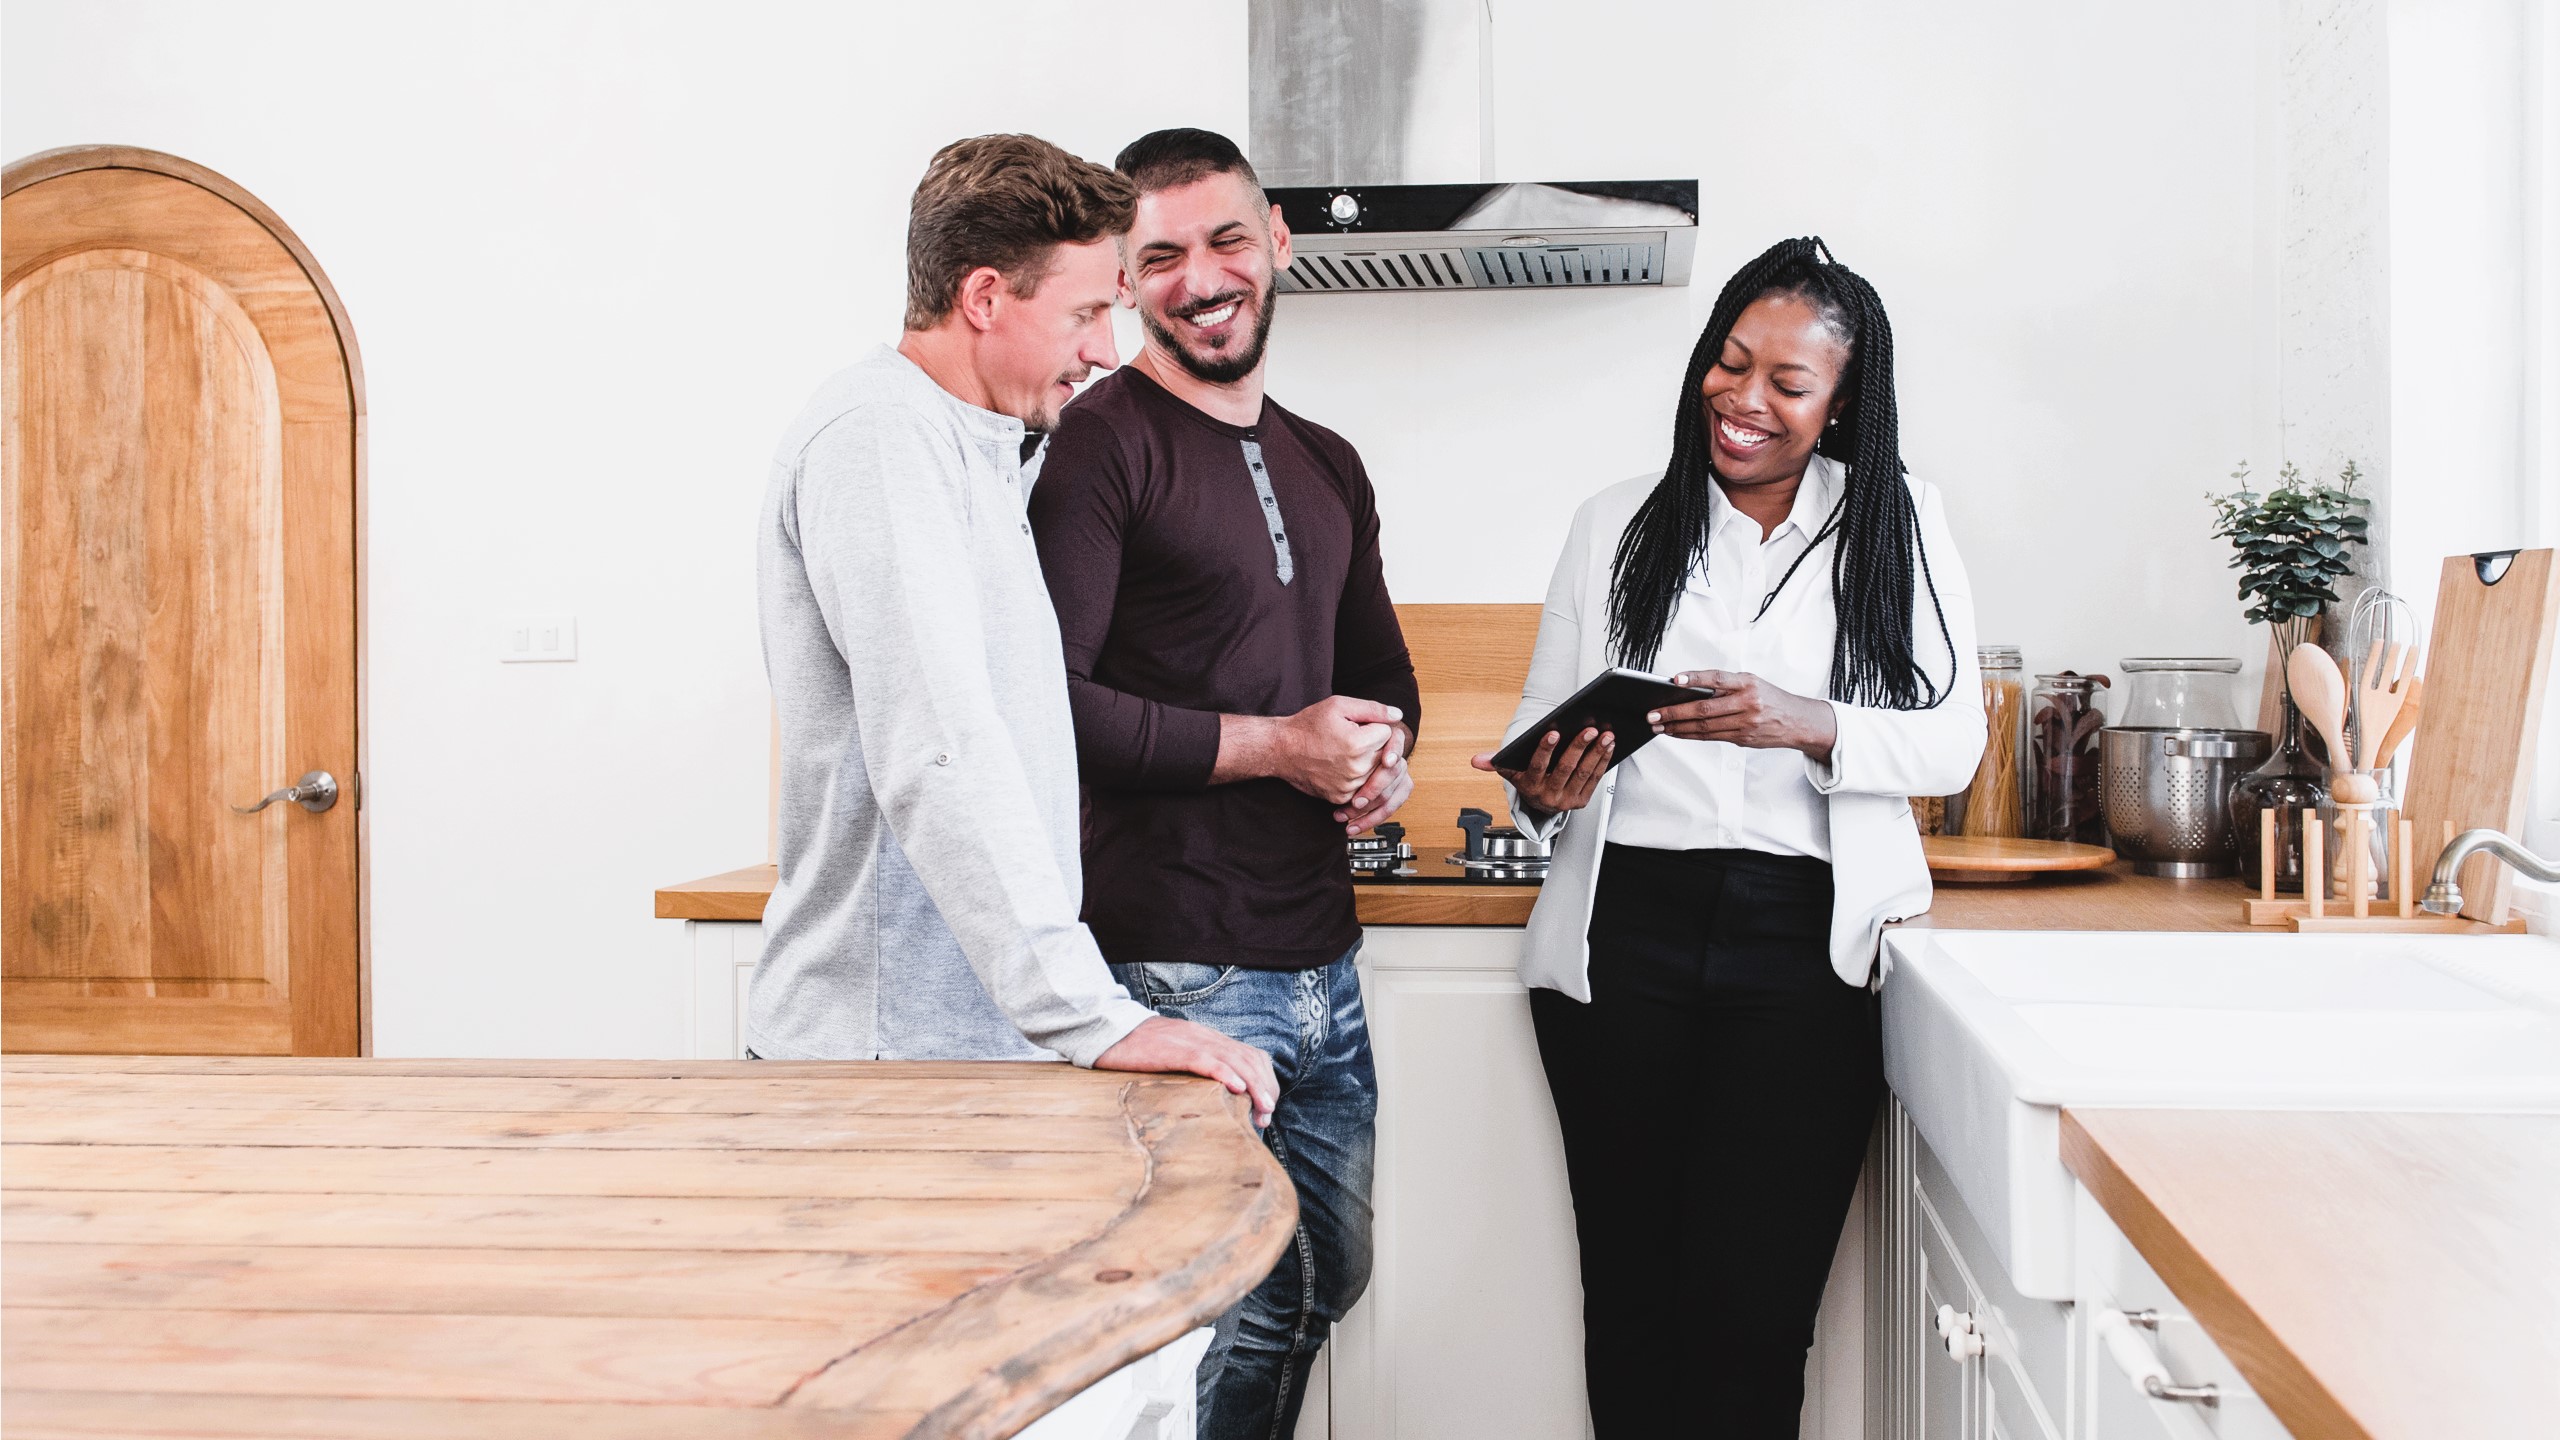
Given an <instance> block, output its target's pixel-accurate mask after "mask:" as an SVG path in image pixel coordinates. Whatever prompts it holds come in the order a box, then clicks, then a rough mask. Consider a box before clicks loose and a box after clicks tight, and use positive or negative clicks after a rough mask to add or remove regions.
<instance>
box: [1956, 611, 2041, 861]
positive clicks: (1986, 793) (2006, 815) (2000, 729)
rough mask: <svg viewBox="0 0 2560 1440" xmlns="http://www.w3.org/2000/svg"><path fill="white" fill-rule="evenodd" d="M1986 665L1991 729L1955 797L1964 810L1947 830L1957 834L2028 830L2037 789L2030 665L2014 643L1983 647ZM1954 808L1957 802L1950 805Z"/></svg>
mask: <svg viewBox="0 0 2560 1440" xmlns="http://www.w3.org/2000/svg"><path fill="white" fill-rule="evenodd" d="M1977 654H1978V655H1979V656H1980V658H1981V663H1982V712H1983V718H1984V720H1985V721H1987V722H1988V724H1989V726H1990V733H1989V735H1988V736H1987V737H1985V739H1984V742H1983V746H1982V763H1981V764H1980V765H1977V766H1976V767H1974V772H1973V783H1972V784H1970V785H1968V786H1966V787H1965V791H1964V794H1963V795H1961V796H1959V797H1957V798H1958V799H1959V800H1960V801H1961V802H1962V814H1961V816H1960V817H1959V818H1957V819H1956V821H1955V823H1954V824H1953V825H1951V826H1950V827H1949V828H1951V829H1953V830H1954V831H1955V833H1957V834H1959V835H2008V836H2021V835H2024V834H2026V833H2027V818H2028V817H2027V804H2028V797H2029V796H2030V795H2031V794H2032V793H2033V785H2034V780H2033V775H2032V771H2031V769H2030V767H2031V765H2032V764H2033V763H2034V762H2033V757H2032V756H2031V755H2029V753H2028V737H2027V726H2028V715H2027V684H2026V680H2027V677H2026V665H2025V662H2024V660H2023V659H2021V658H2020V656H2019V654H2018V647H2017V646H2015V645H1985V646H1983V647H1982V648H1981V649H1980V650H1979V651H1978V652H1977ZM1948 808H1949V809H1950V810H1953V809H1956V808H1957V807H1956V806H1953V805H1950V806H1949V807H1948Z"/></svg>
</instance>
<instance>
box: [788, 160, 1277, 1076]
mask: <svg viewBox="0 0 2560 1440" xmlns="http://www.w3.org/2000/svg"><path fill="white" fill-rule="evenodd" d="M1134 204H1135V195H1134V193H1133V192H1132V191H1131V190H1130V188H1129V185H1128V182H1127V181H1125V180H1124V179H1122V178H1121V177H1119V176H1118V175H1115V174H1113V173H1112V172H1111V171H1108V170H1105V169H1103V168H1101V167H1100V166H1096V165H1092V164H1088V163H1087V162H1085V161H1082V160H1079V159H1077V158H1075V157H1074V156H1072V155H1069V154H1067V153H1066V152H1065V151H1062V150H1060V149H1058V148H1057V147H1056V146H1054V145H1051V144H1049V143H1048V142H1046V141H1043V140H1038V139H1034V138H1032V137H1030V136H1027V135H989V136H981V137H979V138H977V139H973V140H963V141H960V142H958V143H956V144H953V145H950V146H947V147H945V148H944V149H943V150H942V151H941V153H939V154H937V155H935V156H934V158H933V163H932V164H931V166H930V167H928V169H927V170H926V173H925V177H924V180H923V183H922V184H920V185H918V186H917V188H916V194H915V199H914V202H913V206H912V208H911V211H910V214H909V220H908V230H907V317H906V333H905V334H904V335H903V336H902V337H901V338H900V340H899V342H898V344H897V345H896V346H895V347H894V348H887V347H884V348H883V349H881V350H880V351H879V352H877V353H876V354H874V355H872V356H871V357H869V358H868V359H865V360H863V361H862V362H861V363H859V364H856V365H855V366H853V367H852V368H850V369H848V370H845V371H844V372H842V373H840V374H838V375H836V376H835V377H834V378H833V379H830V380H829V381H828V382H827V383H826V384H825V385H824V386H822V387H820V389H819V391H818V393H817V395H816V396H815V397H814V398H813V399H812V400H811V401H810V403H809V405H808V407H807V408H806V409H805V410H803V411H802V412H801V415H800V418H799V419H798V420H796V421H794V422H793V424H792V426H791V428H790V430H789V431H788V432H787V433H786V434H785V436H784V438H783V442H782V446H781V449H780V450H779V452H778V453H777V454H776V456H775V458H774V467H773V478H772V482H771V485H770V488H769V489H768V491H767V493H766V499H765V506H764V515H763V520H762V524H761V532H760V537H759V541H758V553H757V566H756V570H757V588H758V594H759V608H760V611H761V614H762V620H763V629H764V652H765V671H766V675H767V677H768V678H769V679H770V680H771V682H772V685H773V692H774V696H775V700H776V704H777V706H778V708H779V710H780V712H781V721H782V805H781V816H780V820H781V835H780V861H781V876H780V879H779V881H778V882H777V883H776V885H775V887H774V892H773V899H772V902H771V904H770V905H769V906H768V907H767V909H766V913H765V937H766V938H765V952H764V957H763V959H762V960H761V961H760V962H758V964H757V966H756V973H755V979H754V982H753V985H752V987H751V988H750V990H749V994H748V1004H747V1035H748V1048H749V1050H750V1051H751V1052H752V1053H754V1054H756V1055H758V1056H763V1057H769V1058H786V1059H862V1060H868V1059H1026V1060H1029V1059H1052V1058H1060V1057H1063V1058H1065V1059H1067V1060H1070V1061H1072V1062H1074V1063H1075V1064H1078V1065H1086V1066H1095V1067H1099V1068H1103V1069H1113V1070H1152V1071H1188V1072H1190V1073H1193V1074H1198V1075H1205V1076H1208V1077H1209V1078H1211V1079H1214V1080H1217V1081H1219V1082H1220V1083H1222V1084H1224V1085H1225V1086H1226V1087H1227V1088H1228V1089H1229V1090H1231V1091H1234V1092H1236V1093H1237V1094H1241V1095H1246V1096H1249V1097H1250V1098H1251V1101H1252V1105H1253V1109H1254V1115H1255V1119H1256V1121H1257V1122H1264V1121H1267V1120H1268V1119H1269V1117H1270V1113H1271V1107H1272V1105H1273V1103H1274V1101H1275V1100H1276V1099H1277V1085H1276V1082H1275V1081H1274V1080H1273V1078H1272V1069H1271V1062H1270V1058H1269V1057H1268V1056H1267V1055H1265V1054H1264V1053H1263V1052H1262V1051H1260V1050H1258V1049H1255V1048H1253V1047H1252V1046H1250V1045H1246V1044H1243V1043H1241V1042H1238V1041H1235V1040H1232V1039H1229V1038H1228V1037H1227V1036H1225V1035H1222V1034H1219V1033H1218V1032H1217V1031H1215V1030H1212V1029H1209V1028H1207V1027H1205V1026H1201V1025H1197V1024H1193V1023H1191V1022H1189V1021H1184V1020H1174V1019H1170V1018H1167V1017H1163V1016H1158V1015H1156V1014H1155V1013H1154V1012H1152V1011H1151V1010H1149V1009H1148V1008H1147V1007H1146V1006H1144V1005H1141V1004H1139V1003H1138V1002H1137V1001H1135V1000H1133V999H1131V998H1130V997H1129V994H1128V992H1127V991H1125V990H1123V989H1122V988H1121V987H1120V986H1119V984H1117V983H1116V982H1115V981H1113V979H1112V978H1111V973H1110V971H1109V969H1108V968H1107V967H1106V966H1105V965H1104V964H1103V960H1102V955H1101V952H1100V951H1099V950H1098V949H1096V948H1095V945H1094V941H1093V936H1092V935H1091V934H1090V933H1089V932H1088V931H1087V930H1086V929H1085V927H1084V925H1083V923H1082V922H1081V921H1080V920H1079V919H1078V918H1077V914H1078V909H1079V904H1080V896H1081V889H1082V874H1081V871H1080V868H1079V863H1078V859H1077V801H1076V768H1075V736H1074V730H1073V725H1072V721H1071V720H1070V719H1069V716H1068V711H1067V690H1066V672H1065V668H1064V662H1063V660H1062V658H1061V654H1060V649H1059V641H1058V624H1057V618H1056V616H1055V614H1054V613H1053V612H1052V611H1051V609H1050V606H1049V594H1048V590H1047V589H1046V587H1045V586H1044V585H1043V584H1042V582H1041V576H1040V562H1039V556H1038V554H1037V552H1036V551H1035V550H1034V548H1033V546H1032V540H1031V532H1030V526H1029V525H1028V524H1027V523H1026V522H1025V520H1024V517H1023V502H1024V498H1025V496H1026V495H1027V493H1028V492H1029V489H1030V486H1031V484H1032V482H1033V480H1034V479H1035V478H1036V475H1037V468H1038V462H1037V459H1036V457H1028V451H1029V449H1030V445H1029V444H1028V443H1027V442H1029V441H1032V440H1035V439H1036V438H1037V436H1038V435H1039V434H1042V433H1045V432H1046V431H1047V430H1048V429H1049V428H1050V426H1051V425H1052V424H1053V423H1054V422H1055V421H1056V419H1057V414H1058V407H1059V406H1061V405H1063V404H1064V403H1065V402H1066V400H1067V399H1068V397H1069V396H1071V395H1072V394H1074V390H1075V386H1076V384H1077V383H1078V382H1080V381H1082V380H1083V379H1084V378H1085V377H1086V376H1087V375H1089V374H1090V373H1091V372H1092V371H1094V370H1095V369H1108V368H1111V367H1113V366H1115V365H1117V364H1118V363H1119V357H1118V355H1117V353H1116V352H1115V351H1114V349H1113V345H1112V337H1111V313H1110V312H1111V307H1112V303H1113V300H1114V298H1115V296H1116V294H1117V290H1118V276H1119V258H1118V254H1117V251H1116V250H1115V249H1114V245H1113V242H1114V240H1115V238H1116V237H1117V236H1118V235H1119V234H1120V233H1121V232H1123V231H1125V230H1126V229H1127V228H1128V224H1129V218H1130V213H1131V210H1132V208H1133V206H1134Z"/></svg>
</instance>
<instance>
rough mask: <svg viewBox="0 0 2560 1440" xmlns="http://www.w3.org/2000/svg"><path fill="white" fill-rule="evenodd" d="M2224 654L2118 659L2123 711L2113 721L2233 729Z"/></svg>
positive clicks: (2235, 720)
mask: <svg viewBox="0 0 2560 1440" xmlns="http://www.w3.org/2000/svg"><path fill="white" fill-rule="evenodd" d="M2239 673H2240V662H2239V661H2237V660H2234V659H2232V658H2230V657H2229V656H2222V655H2214V656H2198V655H2132V656H2127V657H2126V658H2125V660H2124V675H2125V680H2124V688H2125V695H2124V713H2123V714H2122V715H2120V716H2118V717H2117V718H2116V721H2115V723H2116V724H2118V725H2122V726H2125V727H2127V728H2131V729H2144V730H2237V729H2239V728H2240V714H2239V712H2238V711H2237V710H2235V709H2234V708H2233V707H2232V702H2231V687H2232V684H2233V681H2232V678H2231V677H2233V676H2235V675H2237V674H2239Z"/></svg>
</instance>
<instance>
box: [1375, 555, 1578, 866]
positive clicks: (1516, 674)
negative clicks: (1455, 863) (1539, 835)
mask: <svg viewBox="0 0 2560 1440" xmlns="http://www.w3.org/2000/svg"><path fill="white" fill-rule="evenodd" d="M1541 608H1542V607H1540V606H1537V605H1399V606H1397V607H1396V619H1397V620H1398V621H1399V622H1400V623H1401V624H1402V625H1403V626H1404V643H1405V648H1406V649H1408V650H1410V651H1411V652H1412V653H1413V671H1414V678H1415V679H1416V680H1417V681H1419V682H1420V683H1421V686H1422V739H1421V743H1420V744H1419V745H1417V746H1416V747H1415V749H1414V753H1413V762H1412V763H1413V798H1412V799H1410V800H1408V801H1406V802H1405V807H1404V811H1403V813H1402V814H1400V815H1399V816H1398V817H1397V818H1398V819H1399V820H1401V821H1402V822H1403V823H1404V827H1405V829H1406V831H1407V832H1408V833H1407V836H1406V838H1407V839H1409V840H1410V841H1412V843H1413V847H1414V848H1415V849H1416V850H1419V851H1422V852H1423V853H1424V854H1425V855H1429V854H1430V853H1431V852H1432V851H1434V850H1436V849H1449V848H1454V847H1456V846H1457V845H1459V844H1461V843H1463V842H1464V839H1465V837H1464V836H1463V835H1462V834H1460V833H1459V830H1458V811H1459V810H1460V809H1461V808H1463V807H1465V806H1469V805H1473V806H1475V807H1477V808H1478V809H1482V810H1489V811H1491V812H1493V818H1494V820H1495V821H1496V822H1497V823H1502V824H1508V823H1509V822H1510V818H1511V810H1510V806H1509V803H1508V802H1506V801H1505V800H1504V799H1503V796H1502V781H1501V780H1500V779H1498V778H1496V777H1494V776H1492V775H1488V774H1486V773H1485V772H1484V771H1481V770H1478V769H1476V768H1475V767H1474V766H1472V765H1470V764H1469V763H1467V762H1468V760H1469V758H1470V757H1472V756H1474V755H1477V754H1480V753H1481V752H1483V751H1487V750H1492V749H1495V748H1497V747H1499V746H1500V745H1501V744H1502V731H1503V727H1504V726H1506V725H1508V724H1510V723H1511V712H1512V711H1514V710H1516V709H1518V708H1519V706H1520V687H1521V686H1522V684H1524V683H1525V682H1526V681H1527V679H1528V677H1529V652H1530V651H1531V650H1532V649H1534V648H1535V647H1536V645H1537V641H1538V614H1539V611H1540V610H1541ZM1433 863H1437V862H1436V861H1435V862H1433Z"/></svg>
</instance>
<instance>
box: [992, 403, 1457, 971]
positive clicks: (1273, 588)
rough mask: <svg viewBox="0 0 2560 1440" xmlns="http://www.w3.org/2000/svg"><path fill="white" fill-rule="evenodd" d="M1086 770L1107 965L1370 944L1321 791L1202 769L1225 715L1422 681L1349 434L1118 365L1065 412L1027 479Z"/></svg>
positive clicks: (1091, 899)
mask: <svg viewBox="0 0 2560 1440" xmlns="http://www.w3.org/2000/svg"><path fill="white" fill-rule="evenodd" d="M1030 509H1031V527H1032V532H1033V534H1034V536H1035V537H1036V538H1037V540H1038V542H1039V547H1040V565H1041V569H1042V571H1043V572H1044V573H1045V574H1046V576H1047V578H1048V582H1049V597H1050V599H1051V601H1052V602H1054V603H1055V605H1056V606H1057V611H1058V629H1059V632H1060V634H1061V635H1062V637H1063V638H1064V640H1065V642H1066V658H1067V698H1068V703H1069V704H1070V705H1071V706H1072V707H1073V709H1074V712H1075V726H1076V758H1077V762H1078V764H1079V765H1080V767H1081V769H1082V772H1083V783H1084V919H1085V923H1086V924H1087V925H1089V926H1091V927H1092V929H1093V933H1094V938H1095V939H1096V940H1098V941H1099V942H1100V943H1101V946H1102V953H1103V956H1104V957H1105V958H1106V959H1109V960H1112V961H1114V962H1116V963H1120V964H1132V963H1142V962H1149V961H1153V962H1182V963H1188V964H1204V965H1243V966H1248V967H1251V968H1254V969H1258V970H1303V969H1309V968H1312V967H1314V966H1318V965H1324V964H1329V963H1331V962H1332V961H1334V960H1336V959H1339V958H1340V957H1341V956H1342V954H1343V953H1344V952H1345V951H1347V950H1349V949H1350V948H1351V947H1352V945H1353V944H1354V943H1355V942H1357V941H1358V940H1359V938H1360V922H1359V919H1358V917H1357V916H1356V915H1355V914H1354V912H1353V909H1352V896H1351V872H1350V868H1349V866H1348V864H1347V862H1346V858H1345V855H1344V851H1343V840H1344V838H1345V837H1344V832H1343V828H1342V827H1341V826H1340V825H1338V824H1336V823H1335V822H1334V819H1333V810H1334V807H1333V806H1331V805H1329V804H1327V803H1326V802H1324V801H1322V800H1318V799H1316V798H1314V797H1313V796H1310V795H1306V794H1303V793H1301V792H1299V791H1298V790H1295V789H1293V788H1291V787H1290V786H1289V785H1288V783H1287V782H1285V781H1281V780H1268V779H1265V780H1242V781H1237V782H1234V783H1231V784H1226V785H1212V784H1210V783H1209V774H1210V770H1211V768H1212V767H1213V766H1214V765H1216V763H1217V759H1218V717H1219V715H1220V714H1222V713H1223V714H1233V715H1269V716H1277V715H1291V714H1295V713H1296V712H1298V711H1300V710H1303V709H1305V708H1306V707H1307V706H1309V705H1312V704H1314V703H1316V702H1317V701H1319V700H1322V699H1324V698H1325V697H1326V696H1328V695H1351V696H1357V697H1360V698H1362V699H1368V700H1376V701H1379V702H1381V703H1383V704H1388V705H1393V706H1396V707H1398V708H1400V709H1402V710H1403V711H1404V718H1405V723H1406V724H1407V725H1408V726H1412V727H1414V729H1415V731H1416V733H1419V731H1420V724H1421V718H1422V697H1421V693H1420V691H1419V690H1418V689H1417V688H1416V686H1415V684H1414V678H1413V661H1412V658H1411V657H1410V656H1409V655H1407V654H1406V653H1405V645H1404V631H1403V629H1402V627H1400V626H1399V625H1397V623H1396V612H1395V607H1394V606H1393V605H1392V604H1391V603H1390V602H1389V601H1388V599H1387V585H1386V578H1385V576H1384V574H1383V573H1382V570H1381V568H1380V563H1379V558H1378V508H1377V503H1376V497H1375V496H1374V495H1373V494H1372V492H1371V490H1370V488H1369V476H1368V472H1367V471H1366V470H1364V469H1363V468H1362V467H1361V464H1360V456H1359V454H1358V452H1356V451H1354V450H1353V449H1352V448H1351V446H1350V445H1349V444H1348V443H1347V442H1345V441H1344V440H1343V439H1342V437H1341V436H1339V435H1336V434H1334V433H1333V432H1332V431H1330V430H1327V429H1325V428H1324V427H1323V426H1321V425H1314V424H1310V423H1308V422H1307V421H1305V420H1301V419H1299V418H1298V417H1297V416H1295V415H1292V414H1290V413H1289V412H1288V411H1286V410H1283V409H1281V408H1280V407H1279V406H1278V405H1277V404H1274V403H1273V402H1271V401H1270V400H1268V399H1265V400H1264V401H1263V402H1262V418H1261V420H1260V421H1259V422H1258V423H1256V424H1254V425H1250V426H1236V425H1228V424H1224V423H1222V422H1220V421H1217V420H1214V419H1211V418H1210V417H1209V416H1208V415H1206V414H1203V413H1202V412H1201V411H1199V410H1197V409H1195V408H1193V407H1192V406H1191V405H1189V404H1187V403H1185V402H1184V401H1181V400H1178V399H1176V398H1174V396H1173V395H1172V394H1170V393H1169V392H1167V391H1166V390H1165V389H1164V387H1163V386H1160V385H1158V384H1157V383H1156V382H1154V381H1153V380H1150V379H1148V378H1147V377H1146V376H1144V375H1142V374H1140V373H1139V372H1138V371H1136V370H1135V369H1128V368H1124V369H1121V370H1119V371H1117V372H1115V373H1113V374H1111V375H1108V376H1105V377H1104V378H1103V379H1102V380H1101V381H1099V382H1098V383H1096V384H1095V385H1094V386H1093V387H1092V388H1090V389H1088V390H1087V391H1085V393H1084V394H1083V395H1081V396H1079V397H1078V398H1077V399H1076V400H1075V401H1074V403H1072V404H1070V405H1068V406H1067V407H1066V411H1065V413H1064V415H1062V416H1061V417H1060V419H1059V421H1058V428H1057V430H1056V432H1055V433H1054V434H1052V435H1051V436H1050V438H1049V448H1048V456H1047V458H1046V459H1045V460H1044V461H1043V462H1042V464H1041V467H1040V478H1039V481H1038V483H1037V484H1035V485H1034V486H1033V487H1032V491H1031V502H1030Z"/></svg>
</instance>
